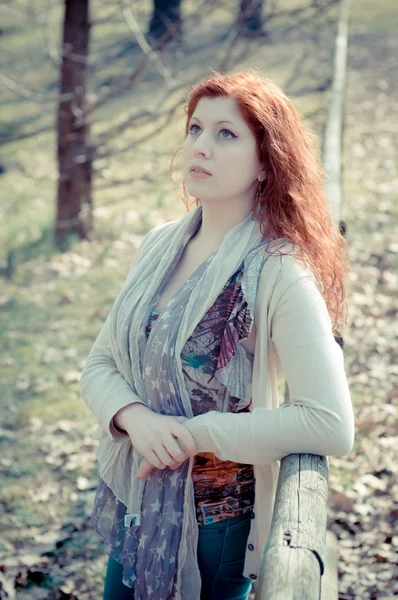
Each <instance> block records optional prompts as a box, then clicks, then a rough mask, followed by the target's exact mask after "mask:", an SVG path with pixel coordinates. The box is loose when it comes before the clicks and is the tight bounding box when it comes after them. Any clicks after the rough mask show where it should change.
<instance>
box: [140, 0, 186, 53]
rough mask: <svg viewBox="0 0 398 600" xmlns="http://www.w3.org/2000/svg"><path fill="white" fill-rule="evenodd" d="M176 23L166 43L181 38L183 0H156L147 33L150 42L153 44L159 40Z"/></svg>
mask: <svg viewBox="0 0 398 600" xmlns="http://www.w3.org/2000/svg"><path fill="white" fill-rule="evenodd" d="M176 23H178V25H177V26H176V28H173V33H171V34H170V35H169V36H168V37H167V40H166V43H167V41H171V40H175V39H176V40H180V39H181V0H154V2H153V13H152V17H151V20H150V22H149V27H148V33H147V40H148V42H149V43H150V44H151V43H153V42H155V41H157V40H159V39H160V38H161V37H162V36H163V35H164V34H165V33H166V31H169V30H170V29H171V28H172V26H173V25H175V24H176Z"/></svg>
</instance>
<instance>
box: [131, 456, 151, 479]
mask: <svg viewBox="0 0 398 600" xmlns="http://www.w3.org/2000/svg"><path fill="white" fill-rule="evenodd" d="M154 468H155V467H154V466H153V464H152V463H151V462H149V460H148V459H147V458H144V459H143V460H142V462H141V464H140V466H139V467H138V469H137V473H136V474H135V477H134V479H141V477H147V476H148V475H149V473H150V472H151V471H152V470H153V469H154Z"/></svg>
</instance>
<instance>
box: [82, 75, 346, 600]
mask: <svg viewBox="0 0 398 600" xmlns="http://www.w3.org/2000/svg"><path fill="white" fill-rule="evenodd" d="M185 133H186V138H185V141H184V145H183V169H184V201H185V203H186V206H187V210H188V214H187V215H186V216H185V217H183V218H182V219H180V220H177V221H172V222H169V223H165V224H164V225H161V226H158V227H155V228H154V229H152V230H151V231H150V232H149V233H148V234H147V235H146V237H145V238H144V240H143V242H142V244H141V246H140V248H139V251H138V254H137V256H136V259H135V261H134V262H133V265H132V267H131V269H130V271H129V273H128V276H127V279H126V282H125V284H124V286H123V287H122V289H121V291H120V293H119V295H118V297H117V298H116V301H115V303H114V306H113V308H112V311H111V313H110V315H109V316H108V318H107V320H106V322H105V324H104V326H103V328H102V330H101V332H100V334H99V336H98V338H97V340H96V342H95V344H94V346H93V348H92V350H91V352H90V354H89V356H88V358H87V361H86V364H85V366H84V369H83V373H82V377H81V393H82V397H83V398H84V400H85V401H86V402H87V404H88V405H89V407H90V408H91V410H92V411H93V413H94V414H95V416H96V417H97V419H98V421H99V423H100V427H99V429H98V432H99V435H98V436H97V437H98V439H100V444H99V446H98V449H97V452H96V454H97V457H98V461H99V473H100V484H99V486H98V490H97V494H96V499H95V505H94V511H93V516H92V523H93V526H94V527H95V529H96V530H97V531H98V533H99V534H100V535H101V536H102V538H103V540H104V542H105V544H106V549H107V552H108V554H109V560H108V567H107V573H106V578H105V590H104V599H105V600H109V599H111V598H112V599H113V598H118V599H124V598H126V599H127V598H135V600H143V599H147V598H154V599H156V600H168V599H171V598H173V599H177V600H179V599H184V600H199V599H200V600H227V599H232V598H234V599H236V600H241V599H246V598H247V597H248V594H249V592H250V589H251V587H252V584H253V587H254V590H255V583H256V579H257V576H258V572H259V566H260V564H259V563H260V557H261V551H262V548H263V546H264V544H265V543H266V541H267V538H268V534H269V527H270V522H271V518H272V511H273V502H274V498H275V491H276V483H277V480H278V473H279V465H280V460H281V458H283V457H284V456H286V455H288V454H291V453H295V452H299V453H305V452H308V453H312V454H320V455H335V456H342V455H346V454H348V453H349V452H350V450H351V448H352V445H353V440H354V417H353V411H352V404H351V399H350V393H349V389H348V385H347V380H346V376H345V372H344V362H343V355H342V351H341V348H340V346H339V345H338V344H337V343H336V340H335V337H334V335H333V334H335V335H336V337H337V335H338V334H337V332H338V325H339V320H341V318H342V316H344V315H343V307H342V303H343V300H344V275H345V269H346V267H347V264H348V263H347V261H346V258H345V250H346V246H345V241H344V238H342V237H341V236H340V234H339V233H338V232H337V231H336V230H335V228H334V226H333V223H332V220H331V217H330V213H329V210H328V208H327V202H326V198H325V193H324V189H323V172H322V168H321V166H320V161H319V155H318V153H317V152H316V151H315V150H314V149H313V148H312V147H311V144H310V139H311V133H310V132H309V130H308V129H307V128H306V126H305V125H304V123H303V121H302V119H301V118H300V116H299V115H298V113H297V111H296V110H295V108H294V106H293V105H292V103H291V102H290V100H289V99H288V98H287V97H286V96H285V94H284V93H283V92H282V90H281V89H280V88H279V87H278V86H277V85H275V84H274V83H273V82H271V81H270V80H268V79H266V78H264V77H262V76H261V75H260V74H257V73H240V74H230V75H222V74H219V73H215V74H214V75H213V76H211V77H210V78H208V79H207V80H205V81H203V82H201V83H200V84H198V85H197V86H195V87H194V88H193V89H192V90H191V92H190V94H189V98H188V102H187V105H186V132H185ZM188 194H189V195H191V196H193V197H194V198H195V202H196V208H195V210H193V211H190V210H189V208H190V207H189V203H188ZM282 377H285V378H286V381H287V383H288V386H289V392H290V400H289V404H284V405H282V406H279V398H278V381H279V380H280V379H281V378H282Z"/></svg>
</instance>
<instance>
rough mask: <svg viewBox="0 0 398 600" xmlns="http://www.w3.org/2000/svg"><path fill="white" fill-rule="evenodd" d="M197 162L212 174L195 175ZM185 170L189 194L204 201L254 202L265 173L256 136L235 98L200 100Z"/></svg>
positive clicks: (190, 130) (186, 150)
mask: <svg viewBox="0 0 398 600" xmlns="http://www.w3.org/2000/svg"><path fill="white" fill-rule="evenodd" d="M195 164H196V165H199V167H203V168H204V169H206V170H207V171H208V172H209V173H210V175H209V176H202V177H201V178H200V176H199V177H196V178H195V173H191V167H192V165H195ZM183 170H184V178H185V184H186V187H187V190H188V193H189V194H190V195H191V196H193V197H194V198H199V199H200V200H201V201H202V202H203V201H204V202H206V201H212V200H213V201H215V200H216V201H219V200H223V199H225V200H226V201H229V202H231V203H232V201H247V202H250V203H252V202H253V200H254V197H255V194H256V191H257V186H258V183H259V180H262V179H264V174H263V172H262V166H261V163H260V162H259V160H258V157H257V152H256V140H255V138H254V135H253V134H252V132H251V130H250V128H249V126H248V125H247V124H246V121H245V120H244V119H243V117H242V116H241V114H240V111H239V107H238V105H237V103H236V101H235V100H234V99H233V98H226V97H223V96H218V97H216V98H201V99H200V100H199V102H198V104H197V105H196V109H195V111H194V113H193V115H192V117H191V120H190V121H189V123H188V135H187V138H186V140H185V142H184V146H183Z"/></svg>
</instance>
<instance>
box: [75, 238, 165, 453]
mask: <svg viewBox="0 0 398 600" xmlns="http://www.w3.org/2000/svg"><path fill="white" fill-rule="evenodd" d="M155 229H156V227H155V228H154V229H151V230H150V231H149V232H148V233H147V234H146V236H145V237H144V239H143V241H142V242H141V245H140V247H139V249H138V252H137V254H136V257H135V259H134V261H133V264H132V266H133V265H134V264H135V263H136V262H137V260H139V258H140V256H142V254H143V251H144V250H145V247H146V245H147V242H148V239H149V237H150V236H151V235H152V232H153V231H154V230H155ZM132 266H131V267H130V269H131V268H132ZM109 325H110V313H109V315H108V317H107V319H106V321H105V323H104V324H103V326H102V329H101V331H100V333H99V335H98V337H97V339H96V340H95V342H94V345H93V347H92V348H91V350H90V353H89V355H88V357H87V358H86V361H85V364H84V367H83V370H82V373H81V377H80V394H81V396H82V398H83V400H84V401H85V402H86V404H87V406H88V407H89V409H90V410H91V411H92V412H93V413H94V416H95V417H96V419H97V421H98V422H99V424H100V426H101V428H102V429H103V430H104V431H105V433H106V434H107V435H108V436H109V437H110V439H111V440H112V442H116V443H121V442H124V441H125V440H127V439H129V436H128V434H127V433H126V432H123V431H121V430H120V429H117V428H116V426H115V424H114V423H113V417H114V416H115V414H116V413H117V412H118V411H119V410H120V409H121V408H124V407H125V406H127V405H128V404H132V403H135V402H140V403H141V404H145V403H144V402H143V401H142V400H141V399H140V398H139V396H137V394H135V393H134V392H133V390H132V389H131V386H130V385H129V384H128V382H127V381H126V380H125V379H124V377H123V376H122V375H121V374H120V372H119V371H118V369H117V367H116V362H115V360H114V357H113V355H112V351H111V346H110V341H109Z"/></svg>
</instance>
